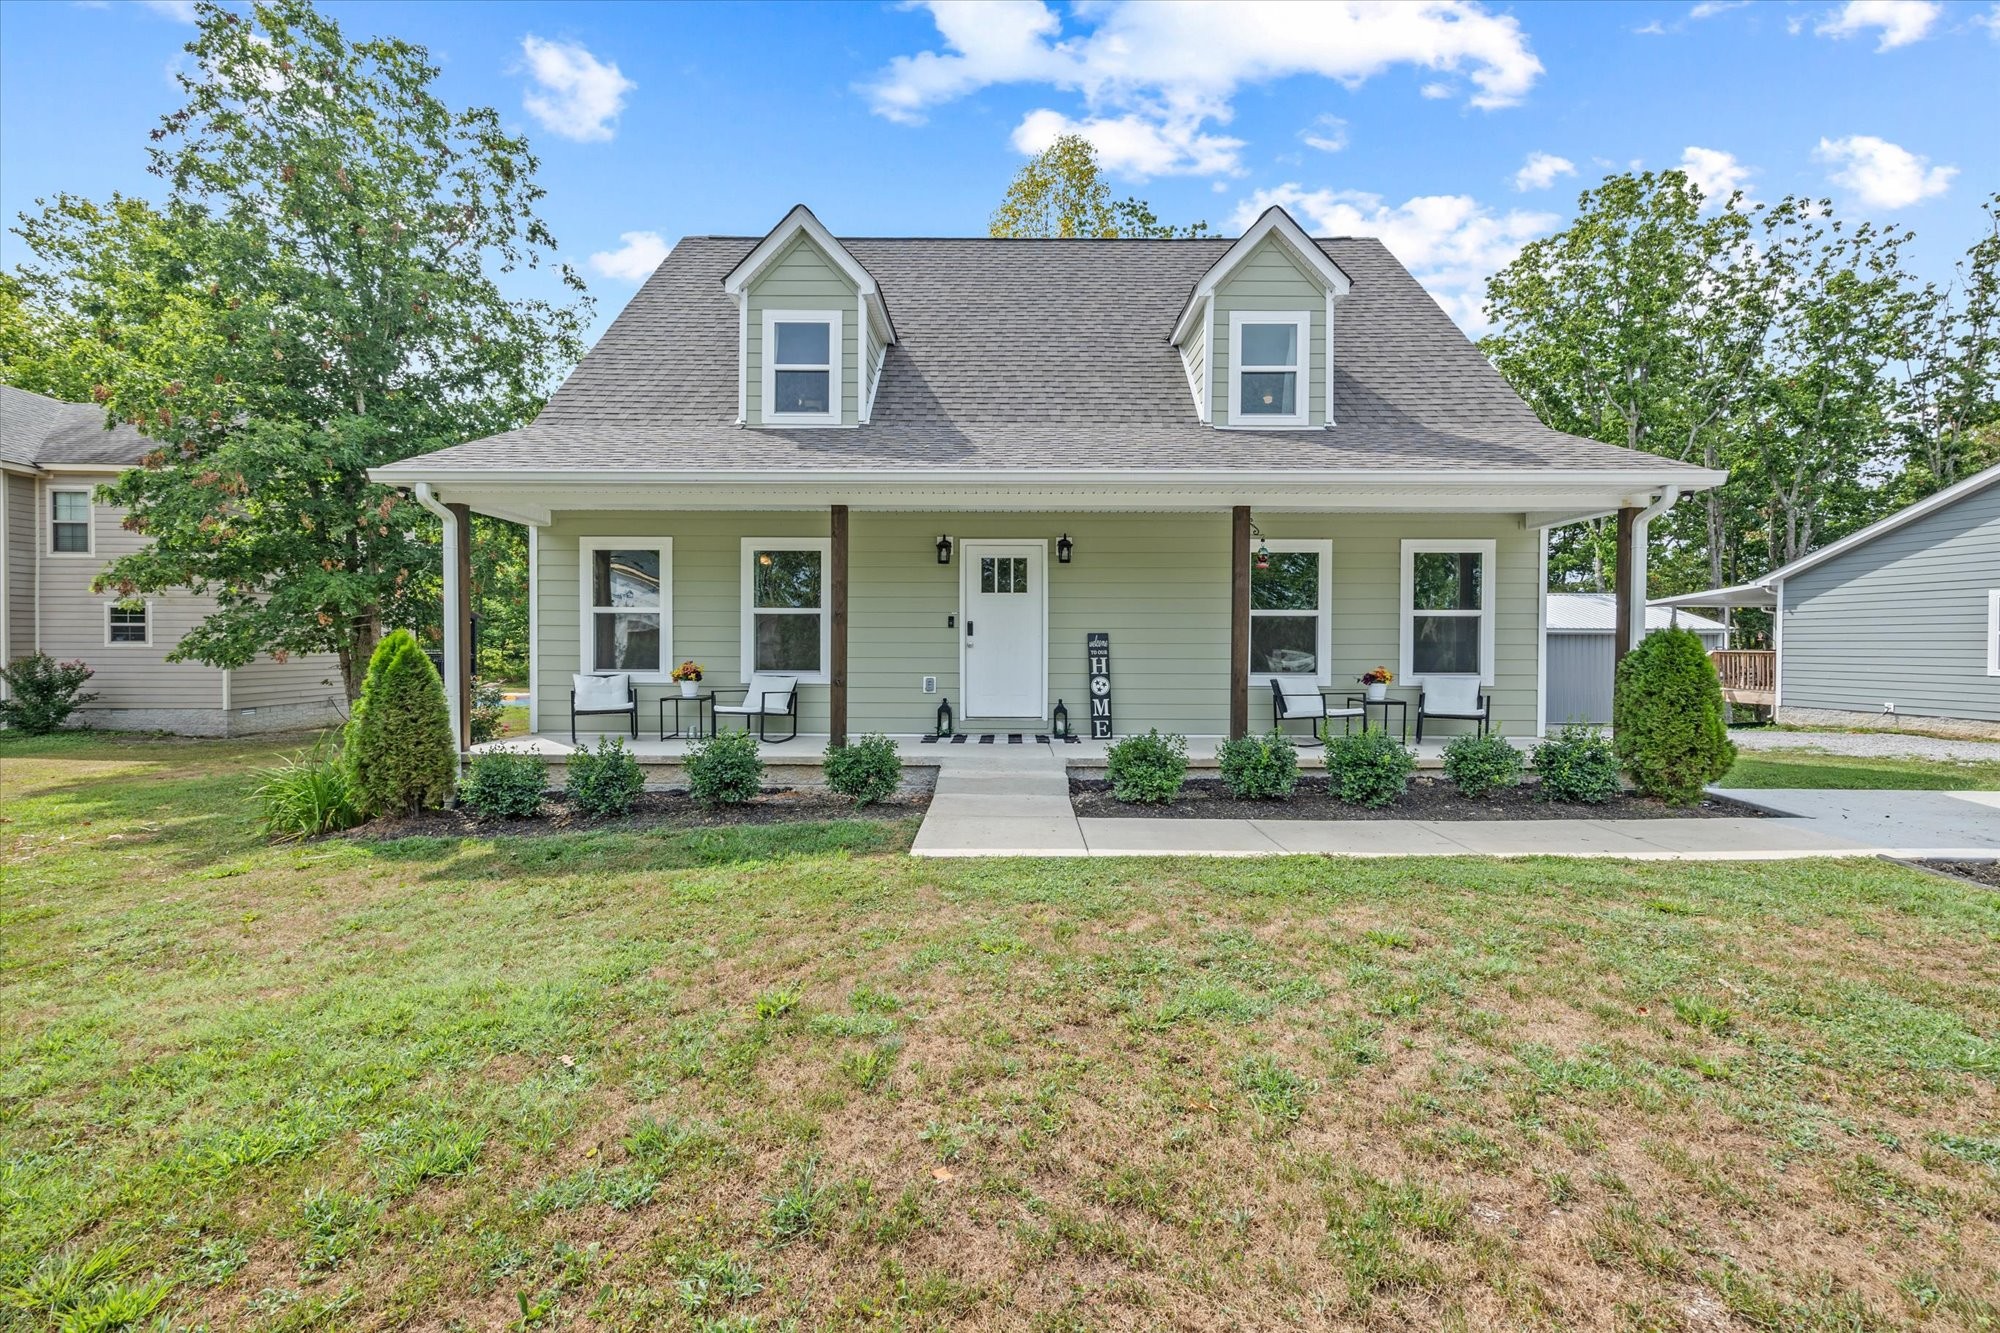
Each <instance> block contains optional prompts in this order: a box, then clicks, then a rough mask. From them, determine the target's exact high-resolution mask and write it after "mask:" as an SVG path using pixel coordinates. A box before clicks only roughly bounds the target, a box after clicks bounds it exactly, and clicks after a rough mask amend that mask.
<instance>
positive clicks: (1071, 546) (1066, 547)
mask: <svg viewBox="0 0 2000 1333" xmlns="http://www.w3.org/2000/svg"><path fill="white" fill-rule="evenodd" d="M1075 549H1076V543H1075V542H1073V541H1071V540H1070V539H1069V534H1068V533H1067V532H1065V533H1064V534H1063V535H1062V536H1061V537H1060V538H1059V539H1058V540H1057V541H1056V563H1057V564H1059V565H1066V564H1068V563H1069V553H1070V552H1071V551H1074V550H1075Z"/></svg>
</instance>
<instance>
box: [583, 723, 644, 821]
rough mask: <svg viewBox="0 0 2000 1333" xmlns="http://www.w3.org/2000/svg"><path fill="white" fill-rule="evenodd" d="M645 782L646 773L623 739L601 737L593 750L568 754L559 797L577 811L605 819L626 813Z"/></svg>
mask: <svg viewBox="0 0 2000 1333" xmlns="http://www.w3.org/2000/svg"><path fill="white" fill-rule="evenodd" d="M645 785H646V775H645V773H643V772H642V771H640V768H639V761H638V759H637V758H635V757H634V756H633V754H632V752H631V751H630V750H628V749H626V748H625V742H624V741H622V740H620V739H619V738H618V737H616V736H602V737H599V738H598V741H597V748H596V749H595V750H578V751H577V752H576V753H575V754H573V755H571V756H570V757H569V773H568V776H567V777H566V778H565V779H564V780H563V800H564V801H565V802H567V803H568V804H569V807H570V809H572V810H575V811H576V812H577V813H579V814H585V815H589V816H591V817H592V818H594V819H607V818H610V817H611V816H613V815H625V814H630V813H631V812H632V803H633V802H634V801H636V800H638V799H639V792H640V791H641V790H642V789H644V787H645Z"/></svg>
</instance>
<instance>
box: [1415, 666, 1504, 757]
mask: <svg viewBox="0 0 2000 1333" xmlns="http://www.w3.org/2000/svg"><path fill="white" fill-rule="evenodd" d="M1427 717H1441V718H1448V719H1450V720H1451V721H1454V722H1477V723H1478V724H1479V734H1480V735H1482V736H1484V735H1485V734H1486V732H1487V729H1488V728H1489V727H1490V726H1492V724H1493V700H1492V698H1491V696H1489V695H1486V694H1483V693H1481V692H1480V689H1479V677H1477V676H1434V677H1432V678H1431V679H1430V680H1427V681H1425V682H1424V684H1423V688H1422V689H1420V690H1418V691H1417V744H1419V745H1422V744H1423V743H1424V719H1425V718H1427Z"/></svg>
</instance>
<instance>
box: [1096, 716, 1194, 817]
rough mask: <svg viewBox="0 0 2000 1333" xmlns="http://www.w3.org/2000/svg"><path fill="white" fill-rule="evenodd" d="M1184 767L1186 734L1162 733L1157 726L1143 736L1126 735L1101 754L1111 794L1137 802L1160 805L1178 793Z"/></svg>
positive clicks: (1183, 777)
mask: <svg viewBox="0 0 2000 1333" xmlns="http://www.w3.org/2000/svg"><path fill="white" fill-rule="evenodd" d="M1187 767H1188V764H1187V737H1185V736H1180V735H1175V734H1172V733H1169V734H1167V735H1164V736H1163V735H1161V734H1160V731H1159V728H1157V727H1155V728H1152V729H1151V730H1149V731H1147V732H1146V734H1145V735H1143V736H1127V737H1126V738H1125V739H1124V740H1121V741H1118V742H1116V743H1115V744H1113V745H1112V747H1111V748H1110V749H1109V750H1107V751H1105V754H1104V776H1105V777H1107V778H1109V779H1110V781H1111V794H1112V795H1113V796H1115V797H1117V798H1118V799H1119V800H1121V801H1126V802H1129V803H1134V804H1140V805H1164V804H1166V803H1167V802H1168V801H1171V800H1173V799H1174V797H1176V796H1178V795H1180V793H1181V782H1182V780H1183V779H1185V778H1186V777H1187Z"/></svg>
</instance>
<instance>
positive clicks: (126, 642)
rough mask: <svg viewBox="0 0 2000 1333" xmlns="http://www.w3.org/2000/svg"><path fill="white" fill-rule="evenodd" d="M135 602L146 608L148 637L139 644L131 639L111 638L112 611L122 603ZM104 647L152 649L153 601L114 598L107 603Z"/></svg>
mask: <svg viewBox="0 0 2000 1333" xmlns="http://www.w3.org/2000/svg"><path fill="white" fill-rule="evenodd" d="M134 600H137V601H139V602H140V603H141V604H142V605H143V606H144V607H145V608H146V637H145V638H144V639H142V640H140V641H139V642H138V643H134V642H132V641H131V640H130V639H114V638H112V637H111V613H112V611H113V610H115V609H116V608H117V607H118V606H119V604H120V603H123V602H129V601H134ZM104 646H105V647H106V648H150V647H152V646H153V599H152V598H150V597H144V598H137V599H135V598H131V597H114V598H112V599H111V600H110V601H108V602H106V603H105V604H104Z"/></svg>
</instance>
